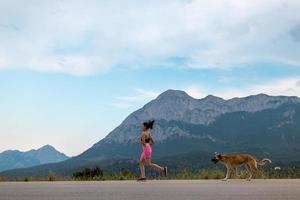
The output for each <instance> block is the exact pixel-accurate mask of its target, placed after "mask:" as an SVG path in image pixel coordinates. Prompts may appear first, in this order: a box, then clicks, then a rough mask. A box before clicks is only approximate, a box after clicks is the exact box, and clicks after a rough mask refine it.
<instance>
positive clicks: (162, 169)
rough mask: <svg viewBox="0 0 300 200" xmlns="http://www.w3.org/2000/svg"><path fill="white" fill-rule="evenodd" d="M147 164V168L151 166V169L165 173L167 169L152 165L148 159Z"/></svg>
mask: <svg viewBox="0 0 300 200" xmlns="http://www.w3.org/2000/svg"><path fill="white" fill-rule="evenodd" d="M146 164H147V166H149V167H151V168H154V169H156V170H157V171H160V172H164V169H165V168H163V167H161V166H159V165H157V164H154V163H152V162H151V159H147V160H146Z"/></svg>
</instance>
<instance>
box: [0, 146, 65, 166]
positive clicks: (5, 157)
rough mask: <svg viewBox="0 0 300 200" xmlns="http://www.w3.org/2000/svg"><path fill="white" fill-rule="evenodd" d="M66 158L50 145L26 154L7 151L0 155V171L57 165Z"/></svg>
mask: <svg viewBox="0 0 300 200" xmlns="http://www.w3.org/2000/svg"><path fill="white" fill-rule="evenodd" d="M68 158H69V157H68V156H66V155H65V154H63V153H60V152H59V151H57V150H56V149H55V148H54V147H52V146H50V145H45V146H43V147H41V148H39V149H37V150H30V151H26V152H21V151H18V150H8V151H4V152H2V153H0V171H4V170H9V169H16V168H26V167H32V166H36V165H41V164H46V163H57V162H61V161H64V160H66V159H68Z"/></svg>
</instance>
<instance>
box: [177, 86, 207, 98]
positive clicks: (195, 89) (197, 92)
mask: <svg viewBox="0 0 300 200" xmlns="http://www.w3.org/2000/svg"><path fill="white" fill-rule="evenodd" d="M183 90H184V91H185V92H186V93H187V94H188V95H190V96H191V97H194V98H196V99H201V98H203V97H205V96H206V95H207V93H206V92H204V91H203V89H202V88H200V87H199V86H197V85H190V86H188V87H186V88H184V89H183Z"/></svg>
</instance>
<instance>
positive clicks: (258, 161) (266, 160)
mask: <svg viewBox="0 0 300 200" xmlns="http://www.w3.org/2000/svg"><path fill="white" fill-rule="evenodd" d="M256 162H257V164H259V165H265V164H266V163H272V161H271V160H270V159H268V158H264V159H262V160H256Z"/></svg>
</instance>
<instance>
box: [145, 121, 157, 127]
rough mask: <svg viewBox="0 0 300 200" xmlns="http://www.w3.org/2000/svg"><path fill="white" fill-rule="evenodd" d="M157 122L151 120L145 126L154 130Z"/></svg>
mask: <svg viewBox="0 0 300 200" xmlns="http://www.w3.org/2000/svg"><path fill="white" fill-rule="evenodd" d="M154 122H155V120H149V121H148V122H144V123H143V125H144V126H145V127H146V129H149V128H150V129H153V124H154Z"/></svg>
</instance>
